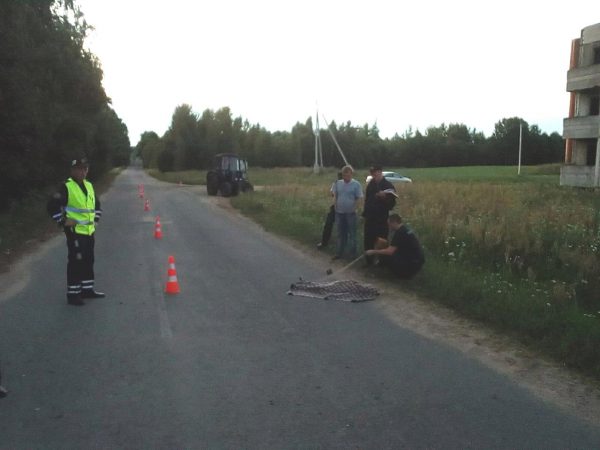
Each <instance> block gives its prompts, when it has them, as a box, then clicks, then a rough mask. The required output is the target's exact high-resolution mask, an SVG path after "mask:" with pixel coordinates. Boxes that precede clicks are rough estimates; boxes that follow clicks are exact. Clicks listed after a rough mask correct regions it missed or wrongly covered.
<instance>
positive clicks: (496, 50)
mask: <svg viewBox="0 0 600 450" xmlns="http://www.w3.org/2000/svg"><path fill="white" fill-rule="evenodd" d="M78 4H79V6H80V7H81V10H82V12H83V13H84V15H85V18H86V21H87V22H88V24H90V25H92V26H93V27H94V30H93V31H91V32H90V35H89V36H88V38H87V40H86V45H87V47H88V48H89V49H90V50H91V51H92V52H93V53H94V54H95V55H96V56H97V57H98V58H99V60H100V63H101V66H102V70H103V72H104V79H103V85H104V88H105V90H106V92H107V94H108V96H109V97H110V98H111V99H112V106H113V108H114V109H115V111H116V113H117V115H118V116H119V117H120V118H121V119H122V120H123V122H124V123H125V124H126V125H127V127H128V130H129V138H130V140H131V143H132V145H135V144H136V143H137V142H138V140H139V137H140V135H141V134H142V133H143V132H145V131H154V132H156V133H157V134H158V135H162V134H163V133H164V132H165V131H166V130H167V129H168V128H169V126H170V124H171V118H172V116H173V112H174V111H175V108H176V107H177V106H179V105H181V104H184V103H185V104H188V105H190V106H191V107H192V110H193V111H194V112H195V113H197V114H198V115H200V114H201V113H202V112H203V111H204V110H206V109H212V110H213V111H216V110H218V109H220V108H222V107H225V106H228V107H229V108H230V109H231V112H232V115H233V117H242V118H243V119H245V120H248V121H249V122H250V123H251V124H260V125H261V126H263V127H265V128H266V129H267V130H269V131H271V132H274V131H290V130H291V129H292V127H293V126H294V125H295V124H296V123H297V122H302V123H304V122H305V121H306V120H307V119H308V118H309V117H314V116H315V114H316V111H317V110H318V111H319V114H320V123H321V127H322V128H323V127H324V121H325V120H326V121H328V122H331V121H335V122H337V123H346V122H348V121H350V122H351V123H352V124H353V125H354V126H363V125H364V124H369V125H370V126H372V125H374V124H377V127H378V128H379V130H380V135H381V136H382V137H392V136H393V135H394V134H396V133H398V134H399V135H402V134H403V133H405V132H406V131H407V130H408V129H409V128H412V130H413V131H414V130H416V129H419V130H421V131H422V132H424V131H426V129H427V128H428V127H430V126H436V127H437V126H440V125H441V124H442V123H445V124H450V123H461V124H465V125H467V126H468V127H469V128H470V129H476V130H477V131H481V132H483V133H484V134H485V135H486V136H490V135H491V134H492V133H493V131H494V125H495V124H496V122H498V121H500V120H501V119H503V118H509V117H521V118H523V119H524V120H526V121H527V122H528V123H529V124H530V125H533V124H535V125H538V126H539V127H540V129H541V130H542V131H544V132H547V133H552V132H558V133H560V134H562V120H563V118H564V117H566V115H567V113H568V103H569V97H568V93H567V92H566V81H567V70H568V66H569V58H570V48H571V41H572V40H573V39H576V38H578V37H580V35H581V29H582V28H585V27H587V26H589V25H593V24H595V23H598V22H600V7H599V6H598V1H597V0H594V1H590V0H570V1H569V2H555V1H548V0H543V1H538V0H530V1H528V0H520V1H516V0H504V1H497V2H489V1H485V0H479V1H468V0H455V1H453V2H449V1H439V0H419V1H415V2H401V1H397V0H396V1H394V0H390V1H385V0H368V1H367V0H361V1H357V0H302V1H288V0H210V1H205V0H196V1H192V0H169V1H168V2H165V1H164V0H161V1H157V0H102V1H100V0H79V2H78Z"/></svg>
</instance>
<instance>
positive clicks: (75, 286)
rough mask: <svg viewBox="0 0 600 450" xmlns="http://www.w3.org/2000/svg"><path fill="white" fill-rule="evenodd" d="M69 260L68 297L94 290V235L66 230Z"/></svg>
mask: <svg viewBox="0 0 600 450" xmlns="http://www.w3.org/2000/svg"><path fill="white" fill-rule="evenodd" d="M65 235H66V236H67V249H68V250H69V261H68V263H67V298H69V299H73V298H77V297H79V296H80V295H81V293H82V292H84V293H85V292H86V291H93V290H94V235H91V236H85V235H83V234H77V233H71V232H66V233H65Z"/></svg>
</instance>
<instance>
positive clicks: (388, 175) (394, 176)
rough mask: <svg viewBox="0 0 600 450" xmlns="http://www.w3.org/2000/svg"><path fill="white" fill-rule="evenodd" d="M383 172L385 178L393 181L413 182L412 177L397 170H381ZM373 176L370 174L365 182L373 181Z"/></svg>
mask: <svg viewBox="0 0 600 450" xmlns="http://www.w3.org/2000/svg"><path fill="white" fill-rule="evenodd" d="M381 173H382V174H383V176H384V177H385V179H386V180H388V181H389V182H391V183H412V180H411V179H410V178H408V177H405V176H403V175H400V174H399V173H397V172H381ZM371 178H373V177H372V176H371V175H369V176H368V177H367V179H366V180H365V182H366V183H367V184H369V181H371Z"/></svg>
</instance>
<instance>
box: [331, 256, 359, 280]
mask: <svg viewBox="0 0 600 450" xmlns="http://www.w3.org/2000/svg"><path fill="white" fill-rule="evenodd" d="M363 256H365V255H364V253H363V254H361V255H360V256H359V257H358V258H356V259H353V260H352V261H350V262H349V263H348V264H346V265H345V266H344V267H342V268H341V269H340V270H336V271H335V272H334V271H333V270H331V268H329V269H327V272H326V273H327V275H331V274H333V273H335V274H340V273H342V272H344V271H346V270H347V269H349V268H350V267H352V266H353V265H354V264H356V263H357V262H358V261H360V260H361V259H362V258H363Z"/></svg>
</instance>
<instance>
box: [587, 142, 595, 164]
mask: <svg viewBox="0 0 600 450" xmlns="http://www.w3.org/2000/svg"><path fill="white" fill-rule="evenodd" d="M586 144H587V145H586V147H587V152H586V162H585V163H586V165H588V166H595V165H596V139H590V140H588V141H587V143H586Z"/></svg>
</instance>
